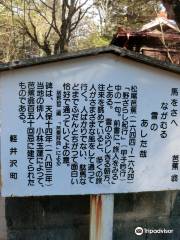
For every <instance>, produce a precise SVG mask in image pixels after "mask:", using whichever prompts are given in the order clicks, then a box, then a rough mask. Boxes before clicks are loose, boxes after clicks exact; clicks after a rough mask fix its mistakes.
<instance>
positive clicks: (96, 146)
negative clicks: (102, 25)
mask: <svg viewBox="0 0 180 240" xmlns="http://www.w3.org/2000/svg"><path fill="white" fill-rule="evenodd" d="M0 88H1V108H2V113H1V120H2V126H1V128H2V129H1V164H2V185H3V186H2V195H4V196H14V195H15V196H29V195H67V194H68V195H69V194H93V193H121V192H139V191H157V190H166V189H180V182H179V181H180V172H179V168H180V166H179V161H180V115H179V106H180V81H179V79H178V77H177V75H175V74H173V73H168V72H166V71H163V70H162V71H161V70H156V69H154V68H151V67H148V66H145V65H142V64H136V63H134V62H129V61H127V60H119V58H117V57H113V56H111V55H110V56H109V55H105V56H101V57H94V58H89V59H88V58H87V59H85V60H83V61H82V60H81V61H80V60H74V61H67V62H64V63H54V64H49V65H44V66H37V67H33V68H26V69H21V70H16V71H9V72H4V73H2V74H1V80H0Z"/></svg>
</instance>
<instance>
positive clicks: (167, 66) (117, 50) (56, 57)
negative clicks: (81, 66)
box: [0, 45, 180, 73]
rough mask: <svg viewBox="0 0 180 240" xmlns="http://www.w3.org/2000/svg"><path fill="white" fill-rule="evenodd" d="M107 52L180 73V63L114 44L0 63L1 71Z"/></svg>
mask: <svg viewBox="0 0 180 240" xmlns="http://www.w3.org/2000/svg"><path fill="white" fill-rule="evenodd" d="M105 53H111V54H115V55H117V56H120V57H124V58H128V59H132V60H134V61H137V62H141V63H144V64H148V65H151V66H153V67H157V68H160V69H164V70H168V71H171V72H175V73H180V66H178V65H175V64H171V63H168V62H162V61H159V60H157V59H154V58H151V57H147V56H144V55H142V54H139V53H137V52H133V51H129V50H126V49H123V48H119V47H116V46H112V45H111V46H105V47H100V48H93V49H88V50H81V51H78V52H71V53H65V54H60V55H53V56H48V57H38V58H33V59H25V60H20V61H14V62H9V63H5V64H0V71H1V72H2V71H7V70H12V69H18V68H26V67H31V66H36V65H41V64H47V63H53V62H60V61H65V60H71V59H77V58H82V57H88V56H96V55H100V54H105Z"/></svg>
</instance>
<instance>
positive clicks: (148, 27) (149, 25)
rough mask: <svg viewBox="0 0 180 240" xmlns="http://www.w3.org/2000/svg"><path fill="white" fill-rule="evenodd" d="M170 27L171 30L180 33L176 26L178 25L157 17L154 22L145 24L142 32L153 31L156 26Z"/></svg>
mask: <svg viewBox="0 0 180 240" xmlns="http://www.w3.org/2000/svg"><path fill="white" fill-rule="evenodd" d="M159 25H162V26H164V25H165V26H168V27H169V28H171V29H173V30H175V31H177V32H180V30H179V28H178V26H177V25H176V23H175V22H174V21H172V20H169V19H167V18H164V17H157V18H156V19H154V20H153V21H151V22H150V23H147V24H145V25H144V26H143V27H142V28H141V31H145V30H151V29H152V28H154V27H156V26H159Z"/></svg>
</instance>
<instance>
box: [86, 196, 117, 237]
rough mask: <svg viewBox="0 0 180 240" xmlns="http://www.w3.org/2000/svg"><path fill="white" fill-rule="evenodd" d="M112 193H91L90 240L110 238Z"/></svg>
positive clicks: (112, 207)
mask: <svg viewBox="0 0 180 240" xmlns="http://www.w3.org/2000/svg"><path fill="white" fill-rule="evenodd" d="M113 213H114V194H103V195H91V197H90V238H89V239H90V240H112V237H113V215H114V214H113Z"/></svg>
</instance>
